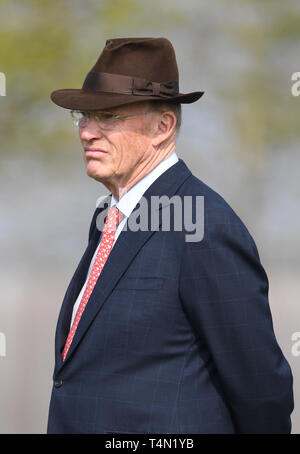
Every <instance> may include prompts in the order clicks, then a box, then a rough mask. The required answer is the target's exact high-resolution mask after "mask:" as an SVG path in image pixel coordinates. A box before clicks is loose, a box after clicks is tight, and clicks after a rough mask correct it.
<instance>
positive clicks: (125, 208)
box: [70, 151, 178, 326]
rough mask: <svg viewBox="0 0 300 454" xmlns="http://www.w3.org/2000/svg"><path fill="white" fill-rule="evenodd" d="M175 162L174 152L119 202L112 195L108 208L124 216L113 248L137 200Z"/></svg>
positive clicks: (91, 264) (81, 294)
mask: <svg viewBox="0 0 300 454" xmlns="http://www.w3.org/2000/svg"><path fill="white" fill-rule="evenodd" d="M177 161H178V156H177V154H176V152H175V151H174V152H173V153H172V154H171V155H170V156H169V157H167V158H166V159H164V160H163V161H161V162H160V163H159V164H158V165H157V166H156V167H155V168H154V169H153V170H151V172H149V173H148V174H147V175H146V176H144V177H143V178H142V179H141V180H139V181H138V182H137V183H136V184H135V185H134V186H132V188H130V189H129V191H128V192H126V193H125V194H124V195H123V196H122V197H121V199H120V200H119V201H118V200H117V199H116V198H115V197H114V196H113V195H112V197H111V203H110V206H111V207H112V206H114V205H116V206H117V208H118V209H119V210H120V211H121V212H122V213H123V215H124V218H123V219H122V220H121V222H120V223H119V225H118V227H117V229H116V233H115V239H114V242H113V246H114V244H115V243H116V241H117V239H118V236H119V235H120V233H121V231H122V229H123V227H124V225H125V223H126V221H127V218H128V217H129V216H130V214H131V212H132V211H133V209H134V208H135V206H136V205H137V203H138V202H139V200H140V199H141V197H142V196H143V194H144V193H145V192H146V190H147V189H148V188H149V187H150V186H151V184H152V183H154V181H155V180H156V179H157V178H158V177H160V175H162V174H163V173H164V172H165V171H166V170H167V169H169V167H171V166H173V165H174V164H176V162H177ZM99 244H100V242H99ZM113 246H112V247H113ZM98 248H99V245H98V247H97V248H96V250H95V253H94V255H93V258H92V260H91V263H90V267H89V270H88V273H87V276H86V281H85V283H84V285H83V287H82V289H81V291H80V293H79V295H78V297H77V300H76V302H75V304H74V307H73V313H72V320H71V325H70V326H72V324H73V321H74V318H75V315H76V312H77V310H78V307H79V304H80V301H81V298H82V296H83V293H84V290H85V287H86V284H87V281H88V279H89V276H90V273H91V271H92V268H93V264H94V261H95V258H96V255H97V252H98Z"/></svg>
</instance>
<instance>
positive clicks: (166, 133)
mask: <svg viewBox="0 0 300 454" xmlns="http://www.w3.org/2000/svg"><path fill="white" fill-rule="evenodd" d="M175 126H176V117H175V114H174V113H173V112H171V111H167V112H162V113H161V114H160V115H159V116H158V120H157V126H156V131H155V133H154V136H153V139H152V144H153V145H154V146H155V145H156V146H157V145H160V144H161V143H162V142H164V141H165V140H166V139H168V138H169V137H170V136H171V135H172V134H174V133H175Z"/></svg>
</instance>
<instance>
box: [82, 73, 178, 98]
mask: <svg viewBox="0 0 300 454" xmlns="http://www.w3.org/2000/svg"><path fill="white" fill-rule="evenodd" d="M82 89H83V90H88V91H99V92H107V93H120V94H126V95H138V96H159V97H163V98H170V97H173V96H176V95H178V93H179V87H178V82H177V81H168V82H163V83H162V82H151V81H148V80H146V79H142V78H140V77H131V76H124V75H122V74H110V73H104V72H100V73H96V72H93V71H90V72H89V73H88V75H87V76H86V78H85V81H84V83H83V85H82Z"/></svg>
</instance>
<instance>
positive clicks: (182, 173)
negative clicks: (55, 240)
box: [56, 159, 191, 372]
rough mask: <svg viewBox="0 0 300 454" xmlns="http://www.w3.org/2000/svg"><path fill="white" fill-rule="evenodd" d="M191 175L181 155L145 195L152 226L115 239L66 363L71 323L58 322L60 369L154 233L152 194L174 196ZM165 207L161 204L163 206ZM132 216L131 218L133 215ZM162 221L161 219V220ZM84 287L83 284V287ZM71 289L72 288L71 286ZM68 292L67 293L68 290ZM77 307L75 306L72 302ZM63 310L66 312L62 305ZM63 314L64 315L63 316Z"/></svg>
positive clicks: (88, 255)
mask: <svg viewBox="0 0 300 454" xmlns="http://www.w3.org/2000/svg"><path fill="white" fill-rule="evenodd" d="M190 175H191V172H190V170H189V169H188V168H187V166H186V165H185V164H184V162H183V161H182V160H181V159H179V161H178V162H177V163H176V164H174V166H172V167H170V168H169V169H168V170H167V171H166V172H164V173H163V174H162V175H161V176H160V177H159V178H158V179H157V180H156V181H155V182H154V183H153V184H152V185H151V186H150V187H149V188H148V190H147V191H146V192H145V194H144V197H145V198H146V200H147V202H148V203H147V207H148V208H147V209H148V220H149V229H148V230H147V231H143V230H138V231H136V232H134V231H131V230H130V229H129V228H128V230H125V231H122V232H121V234H120V236H119V238H118V240H117V242H116V243H115V245H114V247H113V249H112V250H111V252H110V255H109V257H108V259H107V261H106V263H105V266H104V268H103V270H102V272H101V274H100V276H99V278H98V281H97V283H96V285H95V287H94V290H93V292H92V294H91V296H90V299H89V301H88V304H87V306H86V308H85V310H84V312H83V314H82V317H81V319H80V323H79V325H78V327H77V330H76V333H75V336H74V338H73V341H72V344H71V346H70V349H69V351H68V354H67V357H66V359H65V361H64V363H62V360H61V352H60V348H62V346H63V345H62V341H65V339H66V335H67V332H66V331H68V329H69V326H65V325H64V322H63V320H62V321H61V322H58V324H59V323H60V324H61V327H60V332H61V333H63V334H61V335H62V337H61V338H59V339H58V342H57V347H59V348H57V350H58V351H57V358H56V359H57V362H56V372H58V371H59V370H60V368H61V367H62V366H63V365H64V364H66V363H67V362H68V361H69V360H70V358H71V357H72V354H73V352H74V351H75V349H76V347H77V345H78V344H79V342H80V341H81V339H82V338H83V336H84V334H85V332H86V331H87V329H88V327H89V326H90V324H91V323H92V321H93V319H94V318H95V316H96V315H97V313H98V312H99V310H100V309H101V307H102V305H103V304H104V302H105V300H106V299H107V297H108V296H109V294H110V293H111V292H112V290H113V289H114V287H115V286H116V284H117V283H118V281H119V279H121V277H122V275H123V274H124V273H125V271H126V269H127V268H128V266H129V265H130V263H131V262H132V261H133V260H134V258H135V256H136V255H137V253H138V252H139V250H140V249H141V248H142V247H143V245H144V243H145V242H146V241H147V240H148V239H149V238H150V237H151V235H153V234H154V231H151V229H150V228H151V224H150V220H151V197H152V196H158V197H161V196H162V195H166V196H168V197H169V198H171V197H172V196H173V195H174V194H175V193H176V191H177V190H178V188H179V186H181V184H182V183H183V182H184V181H185V180H186V178H188V177H189V176H190ZM160 208H161V207H160ZM136 209H138V207H137V206H136V207H135V209H134V210H133V212H132V213H131V215H130V217H131V216H133V215H134V212H135V210H136ZM130 217H129V219H130ZM159 225H160V223H159ZM95 231H96V232H97V228H95V229H94V232H93V234H92V240H91V242H92V244H91V245H90V244H89V246H88V248H87V250H86V252H85V254H84V256H83V258H82V260H81V262H80V264H79V266H78V269H77V270H76V272H75V274H74V277H73V279H72V281H71V284H72V282H73V284H72V285H71V284H70V287H71V289H70V295H69V296H67V295H66V297H65V299H66V300H68V299H69V300H72V301H73V303H74V302H75V301H74V294H75V289H76V293H77V294H78V288H79V287H80V286H82V285H83V283H84V279H85V276H86V272H85V275H84V278H83V282H82V279H81V280H80V286H79V285H77V284H76V282H75V281H76V275H77V278H78V277H79V278H80V277H81V278H82V276H81V271H80V269H81V268H82V269H84V270H86V271H87V269H88V266H89V263H90V260H91V258H92V256H93V252H94V250H95V247H96V244H97V241H94V238H95V239H96V238H97V233H95ZM98 238H99V231H98ZM72 286H73V293H72ZM80 288H81V287H80ZM68 292H69V290H68ZM68 292H67V293H68ZM64 304H65V305H67V303H65V302H64V303H63V305H64ZM72 307H73V306H72ZM72 307H70V306H69V307H68V308H67V309H65V312H66V314H68V316H66V319H68V320H70V316H69V312H70V311H72ZM62 312H64V310H63V308H62ZM62 318H63V316H62Z"/></svg>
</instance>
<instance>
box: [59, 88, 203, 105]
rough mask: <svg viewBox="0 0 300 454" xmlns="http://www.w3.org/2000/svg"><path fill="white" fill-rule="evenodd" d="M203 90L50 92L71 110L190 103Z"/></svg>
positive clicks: (80, 90)
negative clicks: (150, 93) (168, 92)
mask: <svg viewBox="0 0 300 454" xmlns="http://www.w3.org/2000/svg"><path fill="white" fill-rule="evenodd" d="M203 93H204V91H195V92H192V93H187V94H184V93H179V94H178V95H177V96H173V97H170V98H169V97H168V98H167V97H165V98H163V97H160V96H139V95H127V94H120V93H107V92H95V91H87V90H82V89H72V88H71V89H70V88H69V89H62V90H55V91H53V92H52V93H51V96H50V97H51V100H52V101H53V102H54V103H55V104H57V105H58V106H60V107H64V108H65V109H72V110H97V109H101V110H104V109H109V108H111V107H117V106H122V105H124V104H132V103H136V102H142V101H160V102H168V103H169V102H170V103H183V104H190V103H193V102H195V101H197V100H198V99H199V98H201V96H202V95H203Z"/></svg>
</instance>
